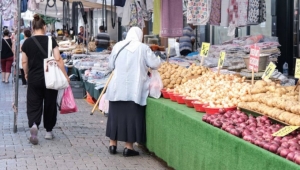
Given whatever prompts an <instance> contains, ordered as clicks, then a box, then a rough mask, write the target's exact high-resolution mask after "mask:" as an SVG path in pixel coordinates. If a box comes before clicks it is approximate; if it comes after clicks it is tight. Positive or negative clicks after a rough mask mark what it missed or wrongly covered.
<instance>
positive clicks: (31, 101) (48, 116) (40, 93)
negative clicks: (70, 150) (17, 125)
mask: <svg viewBox="0 0 300 170" xmlns="http://www.w3.org/2000/svg"><path fill="white" fill-rule="evenodd" d="M56 98H57V90H51V89H46V85H45V81H42V83H41V82H36V83H28V87H27V117H28V125H29V127H31V126H32V125H33V124H34V123H35V124H36V125H37V126H38V127H39V125H40V124H41V119H42V114H43V122H44V127H45V129H46V130H47V132H50V131H52V129H53V127H54V126H55V124H56V117H57V107H56Z"/></svg>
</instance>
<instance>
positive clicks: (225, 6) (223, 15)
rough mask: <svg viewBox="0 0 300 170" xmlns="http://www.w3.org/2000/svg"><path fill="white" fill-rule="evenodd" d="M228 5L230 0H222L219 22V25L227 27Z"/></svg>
mask: <svg viewBox="0 0 300 170" xmlns="http://www.w3.org/2000/svg"><path fill="white" fill-rule="evenodd" d="M229 5H230V0H222V3H221V23H220V26H222V27H228V25H229V14H228V9H229Z"/></svg>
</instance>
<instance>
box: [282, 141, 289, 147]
mask: <svg viewBox="0 0 300 170" xmlns="http://www.w3.org/2000/svg"><path fill="white" fill-rule="evenodd" d="M281 146H282V147H285V148H288V147H290V144H288V143H287V142H282V143H281Z"/></svg>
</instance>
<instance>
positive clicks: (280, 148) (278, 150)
mask: <svg viewBox="0 0 300 170" xmlns="http://www.w3.org/2000/svg"><path fill="white" fill-rule="evenodd" d="M283 149H286V148H285V147H282V146H281V147H279V148H278V149H277V152H276V153H277V154H278V155H280V152H281V151H282V150H283Z"/></svg>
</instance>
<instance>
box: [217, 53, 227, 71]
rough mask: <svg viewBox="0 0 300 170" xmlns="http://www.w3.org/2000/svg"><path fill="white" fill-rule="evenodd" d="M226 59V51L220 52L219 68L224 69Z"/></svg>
mask: <svg viewBox="0 0 300 170" xmlns="http://www.w3.org/2000/svg"><path fill="white" fill-rule="evenodd" d="M225 57H226V52H225V51H221V52H220V58H219V62H218V68H222V67H223V65H224V61H225Z"/></svg>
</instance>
